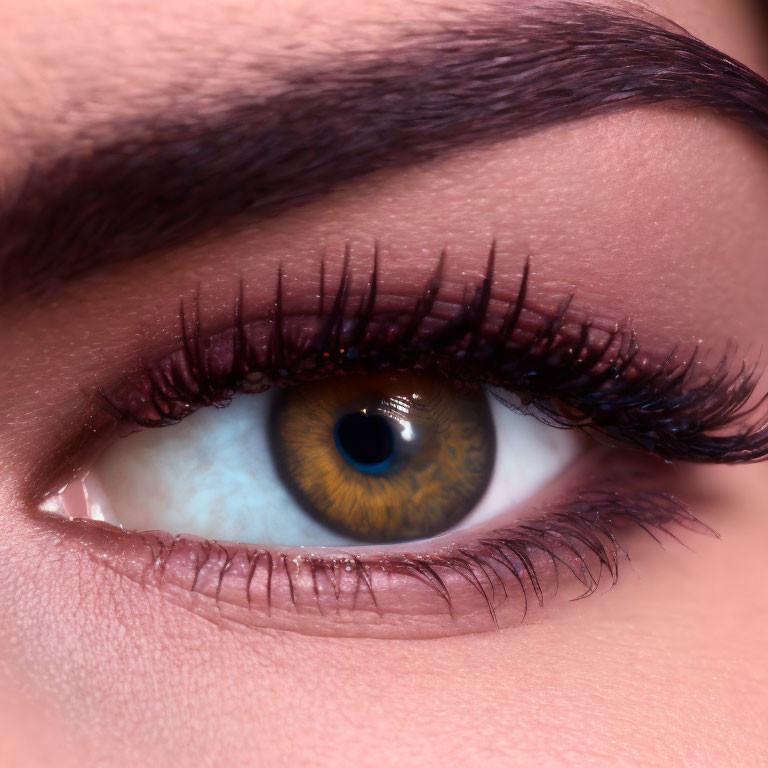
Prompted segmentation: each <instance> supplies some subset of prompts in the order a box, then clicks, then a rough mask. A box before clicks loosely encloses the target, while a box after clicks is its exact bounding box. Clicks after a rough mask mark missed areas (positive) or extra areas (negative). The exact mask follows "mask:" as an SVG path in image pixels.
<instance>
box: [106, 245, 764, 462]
mask: <svg viewBox="0 0 768 768" xmlns="http://www.w3.org/2000/svg"><path fill="white" fill-rule="evenodd" d="M495 255H496V248H495V244H493V245H492V246H491V248H490V250H489V254H488V260H487V265H486V272H485V277H484V279H483V280H482V282H481V283H480V285H479V286H477V287H476V288H475V289H474V290H473V291H472V290H471V289H468V288H465V290H464V298H463V299H462V301H461V303H460V305H459V306H458V307H457V308H454V310H453V312H452V314H451V315H450V316H448V317H441V316H440V313H438V312H437V311H436V308H437V306H438V305H439V303H440V301H439V294H440V292H441V285H442V281H443V273H444V267H445V261H446V253H445V251H443V253H442V254H441V255H440V258H439V259H438V262H437V267H436V269H435V272H434V274H433V276H432V278H431V279H430V280H429V281H428V282H427V284H426V286H425V288H424V290H423V292H422V294H421V296H419V297H418V298H417V299H416V300H415V302H414V303H413V306H412V307H411V308H410V310H408V311H398V312H394V311H389V312H378V311H377V307H376V304H377V297H378V255H377V253H375V254H374V261H373V268H372V271H371V275H370V279H369V281H368V286H369V287H368V290H367V292H366V294H364V295H363V296H362V297H361V299H360V301H359V304H358V306H357V307H356V308H355V309H354V310H353V311H352V312H349V311H348V305H349V302H350V284H351V263H350V251H349V248H347V250H346V252H345V257H344V263H343V269H342V273H341V277H340V280H339V283H338V287H337V289H336V292H335V295H334V296H333V298H332V305H331V308H330V311H326V308H325V303H326V301H325V282H326V280H325V265H324V263H322V264H321V268H320V278H319V291H318V296H319V306H318V310H317V313H316V314H315V315H313V316H312V315H289V314H287V313H286V312H285V307H284V303H285V300H284V293H283V282H284V276H283V273H282V270H281V271H279V273H278V276H277V292H276V298H275V301H274V308H273V311H272V312H271V313H270V316H269V317H268V318H267V320H266V321H265V324H262V325H261V326H259V325H258V324H250V325H247V324H246V323H245V321H244V310H245V307H244V305H245V299H244V288H243V285H242V283H241V285H240V290H239V292H238V295H237V296H236V298H235V301H234V307H233V327H232V329H231V330H230V331H228V332H224V333H223V334H219V335H217V336H213V337H209V338H205V337H204V333H203V328H202V323H201V319H200V307H199V294H198V296H197V298H196V300H195V301H194V302H193V304H192V307H191V310H190V308H188V307H187V306H185V304H184V302H182V303H181V305H180V313H179V314H180V323H181V329H180V336H181V339H182V345H181V349H180V350H178V351H177V352H176V353H175V354H173V355H171V356H169V357H167V358H165V359H164V360H163V361H161V362H160V363H156V364H150V365H146V364H145V365H143V367H142V371H141V373H140V374H139V375H138V376H135V377H133V378H131V379H129V380H127V381H124V382H123V383H122V384H121V385H120V386H118V387H116V388H112V390H101V395H102V399H103V401H104V402H105V403H106V404H107V405H108V407H109V410H110V411H111V413H112V414H114V415H116V416H117V418H118V419H119V420H120V421H121V422H123V423H126V424H129V425H133V426H135V427H162V426H166V425H168V424H173V423H176V422H178V421H180V420H181V419H183V418H184V417H185V416H187V415H189V414H190V413H192V412H194V411H195V410H197V409H198V408H200V407H203V406H208V405H216V406H220V407H221V406H225V405H227V404H228V402H229V401H230V400H231V398H232V397H233V396H234V395H235V394H236V393H238V392H242V391H250V392H254V391H262V390H264V389H267V388H269V387H270V386H290V385H293V384H297V383H300V382H302V381H309V380H315V379H318V378H322V377H325V376H329V375H345V374H360V373H373V372H381V371H417V370H421V371H424V372H429V373H438V374H443V375H445V376H448V377H449V378H450V379H451V380H452V381H454V382H459V383H462V382H463V383H467V384H470V383H476V382H483V383H486V384H489V385H491V386H495V387H499V388H502V389H504V390H508V391H514V392H515V393H516V394H517V395H518V396H519V397H520V398H521V399H522V401H523V402H524V403H525V411H526V412H528V413H531V414H532V415H534V416H536V417H537V418H539V419H541V420H543V421H545V422H546V423H548V424H551V425H553V426H557V427H562V428H570V427H580V428H582V429H585V430H588V431H591V432H595V433H597V434H598V435H603V436H608V437H609V438H612V439H617V440H619V441H621V442H624V443H628V444H630V445H633V446H635V447H638V448H641V449H643V450H645V451H647V452H650V453H654V454H657V455H659V456H662V457H665V458H669V459H680V460H686V461H700V462H720V463H729V462H746V461H758V460H760V459H762V458H764V457H765V455H766V453H768V420H767V419H766V418H765V415H762V416H761V415H760V410H761V407H762V406H763V405H764V404H765V402H766V397H763V398H761V399H760V400H759V401H758V402H757V403H756V404H755V405H752V406H750V407H747V403H748V401H749V400H750V399H751V398H752V397H753V395H754V393H755V390H756V387H757V384H758V382H759V380H760V378H761V375H762V369H761V367H760V365H759V364H758V363H755V364H753V365H747V363H746V362H744V363H742V364H741V365H740V366H738V367H737V368H736V370H735V372H731V371H732V368H733V366H732V363H733V359H734V355H733V351H732V350H731V351H726V353H725V354H723V355H722V357H721V358H720V360H719V362H718V363H717V364H716V365H715V366H714V367H713V368H711V369H710V370H709V372H708V373H706V374H704V373H703V372H699V371H698V369H699V366H700V364H701V362H702V360H703V358H702V356H701V355H700V349H699V347H698V346H696V347H695V348H694V350H693V351H692V352H691V353H690V354H688V355H687V356H684V357H682V359H681V358H680V357H679V356H678V354H677V349H674V350H673V351H672V352H671V353H670V354H668V355H667V356H666V358H664V359H662V360H661V361H660V362H657V363H655V364H653V363H650V362H648V360H646V359H645V357H644V356H643V355H642V354H640V348H639V346H638V344H637V340H636V338H635V333H634V331H632V330H631V328H627V329H621V328H619V327H618V325H616V326H614V327H613V328H612V329H610V330H604V329H600V328H597V327H596V325H595V324H593V322H592V321H590V320H589V319H587V320H585V321H584V320H582V321H580V322H574V321H569V320H568V317H569V312H570V310H571V306H572V301H573V295H572V294H571V295H569V296H568V297H566V299H565V300H564V301H563V302H562V303H561V304H560V306H559V308H558V309H557V310H556V311H555V312H554V313H551V314H546V313H545V312H542V311H539V310H536V309H534V308H533V307H532V306H531V304H530V303H529V302H528V298H527V297H528V291H529V288H530V267H531V265H530V260H528V261H526V262H525V265H524V269H523V276H522V279H521V283H520V286H519V290H518V292H517V296H516V298H515V300H514V301H513V302H511V303H510V304H509V306H508V309H507V311H506V313H505V314H504V315H503V317H502V318H501V319H500V320H496V321H494V320H493V319H492V318H491V317H490V313H489V307H490V304H491V300H492V288H493V277H494V267H495ZM468 294H469V295H470V296H471V298H469V299H467V295H468ZM309 325H312V326H313V327H312V328H311V330H308V326H309ZM257 330H261V331H262V334H261V336H262V337H261V338H255V337H257V336H259V334H258V333H257ZM265 333H266V339H264V338H263V336H264V334H265ZM657 359H658V358H657ZM497 399H499V400H500V401H501V402H502V403H504V404H505V405H508V406H509V407H513V408H514V407H516V406H513V405H511V404H510V403H509V402H508V401H506V399H505V398H504V396H503V395H497ZM750 419H752V421H750Z"/></svg>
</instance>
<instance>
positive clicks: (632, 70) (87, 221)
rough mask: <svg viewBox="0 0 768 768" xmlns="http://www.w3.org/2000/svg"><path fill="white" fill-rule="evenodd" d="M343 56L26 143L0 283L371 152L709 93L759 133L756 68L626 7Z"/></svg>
mask: <svg viewBox="0 0 768 768" xmlns="http://www.w3.org/2000/svg"><path fill="white" fill-rule="evenodd" d="M341 59H342V60H341V61H337V62H334V63H332V64H329V65H327V66H316V67H315V68H313V69H310V68H307V67H306V66H304V67H301V68H297V69H296V70H294V71H292V72H289V73H287V74H285V75H283V76H282V80H281V85H280V88H279V90H277V92H274V93H271V94H270V95H261V96H259V94H254V95H253V97H252V98H247V97H244V96H243V95H242V94H239V95H237V96H235V95H232V94H230V95H227V94H222V96H221V106H220V108H219V109H217V110H216V111H215V112H214V113H213V114H176V113H173V112H172V111H169V112H168V113H163V114H157V113H153V114H147V115H144V116H140V117H137V118H134V119H132V120H124V121H121V122H120V123H118V124H115V125H114V126H110V127H109V130H108V131H106V135H107V136H108V137H109V138H106V139H105V138H101V139H99V140H98V141H97V142H95V143H94V145H93V146H92V147H90V148H89V149H88V151H82V150H79V151H74V150H73V149H71V148H70V151H69V152H68V151H66V148H63V149H62V148H59V147H43V148H41V150H40V152H39V153H38V158H39V159H38V160H37V161H36V162H35V163H34V164H33V165H32V166H31V167H30V168H29V169H28V170H27V172H26V174H25V176H24V178H23V179H22V180H21V181H20V182H19V183H18V184H16V186H15V188H11V191H10V192H9V193H8V194H6V195H4V198H3V199H2V200H0V294H4V295H11V294H13V293H21V292H24V291H29V290H33V289H39V288H41V287H43V286H44V285H49V284H51V283H54V284H55V283H57V282H59V281H62V280H67V279H73V278H77V277H78V276H82V275H85V274H87V273H89V272H92V271H94V270H96V269H99V268H103V267H105V266H107V265H110V264H114V263H116V262H120V261H126V260H129V259H136V258H143V257H146V256H147V255H149V254H153V253H156V252H158V251H161V250H163V249H167V248H169V247H174V246H177V245H179V244H181V243H184V242H188V241H190V240H192V239H194V238H198V237H201V236H203V235H206V234H210V233H211V232H215V231H218V230H219V229H221V228H223V227H225V226H237V225H240V226H241V225H243V224H244V223H247V222H252V221H254V220H259V219H261V218H264V217H268V216H274V215H275V214H278V213H280V212H282V211H284V210H286V209H287V208H290V207H292V206H296V205H300V204H303V203H306V202H309V201H311V200H313V199H317V198H319V197H321V196H322V195H325V194H328V193H329V192H331V191H332V190H333V189H335V188H336V187H337V186H338V185H340V184H342V183H343V182H346V181H349V180H351V179H354V178H356V177H360V176H363V175H365V174H368V173H371V172H373V171H376V170H379V169H382V168H392V167H403V166H406V165H409V164H413V163H418V162H423V161H427V160H430V159H433V158H435V157H437V156H439V155H440V154H441V153H444V152H446V151H448V150H450V149H452V148H454V147H457V146H460V145H465V144H470V143H489V142H493V141H499V140H504V139H512V138H516V137H520V136H524V135H526V134H529V133H531V132H533V131H536V130H539V129H542V128H545V127H547V126H551V125H553V124H556V123H562V122H566V121H571V120H576V119H579V118H585V117H591V116H597V115H603V114H607V113H612V112H616V111H619V110H625V109H629V108H635V107H642V106H649V105H654V104H672V105H678V106H680V107H682V108H709V109H713V110H716V111H717V112H719V113H720V114H722V115H724V116H726V117H729V118H731V119H733V120H736V121H738V122H739V123H741V124H743V125H745V126H747V127H749V128H751V129H753V130H754V131H755V132H756V133H757V134H758V135H759V136H760V137H762V138H763V139H765V140H766V141H768V82H766V80H765V79H763V78H762V77H760V76H759V75H757V74H756V73H754V72H752V71H751V70H750V69H748V68H747V67H746V66H744V65H743V64H740V63H739V62H737V61H735V60H734V59H732V58H730V57H729V56H727V55H725V54H723V53H722V52H720V51H718V50H717V49H715V48H712V47H711V46H709V45H707V44H706V43H704V42H702V41H700V40H698V39H696V38H695V37H693V36H691V35H690V34H689V33H688V32H686V31H685V30H684V29H682V28H680V27H678V26H676V25H674V24H673V23H672V22H670V21H669V20H667V19H665V18H663V17H660V16H658V15H656V14H654V13H651V12H649V11H645V10H639V9H636V8H632V9H631V10H630V6H620V8H619V9H618V10H611V9H608V8H604V7H599V6H596V5H592V4H591V3H585V2H572V1H567V2H555V3H550V4H547V5H543V6H537V7H533V8H532V9H528V10H525V11H513V10H510V9H509V8H506V7H505V8H504V9H503V10H502V9H496V10H493V11H489V12H488V13H486V14H482V15H480V16H476V15H472V16H465V17H462V18H461V19H460V20H458V21H454V22H449V23H443V24H441V25H440V26H439V27H437V26H435V27H434V28H425V29H421V30H411V31H409V32H407V33H406V34H405V35H404V36H403V37H402V39H401V40H400V41H399V42H398V44H396V45H393V46H392V47H391V48H389V49H388V50H381V51H375V52H366V53H358V54H352V53H348V54H343V55H342V56H341ZM99 135H100V136H102V137H103V136H104V135H105V132H104V131H103V127H102V130H101V131H100V134H99Z"/></svg>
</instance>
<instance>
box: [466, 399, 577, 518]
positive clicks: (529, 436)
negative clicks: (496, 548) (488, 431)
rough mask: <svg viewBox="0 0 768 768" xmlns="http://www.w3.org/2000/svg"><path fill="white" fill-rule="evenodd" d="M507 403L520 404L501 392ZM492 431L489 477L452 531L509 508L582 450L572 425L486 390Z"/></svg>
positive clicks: (556, 473) (552, 477) (562, 468)
mask: <svg viewBox="0 0 768 768" xmlns="http://www.w3.org/2000/svg"><path fill="white" fill-rule="evenodd" d="M500 394H501V396H502V397H503V399H504V400H506V401H507V402H508V403H511V404H512V405H516V406H522V403H521V402H520V401H519V400H518V399H517V398H516V397H515V396H514V395H511V394H510V393H508V392H503V393H500ZM489 402H490V405H491V416H492V417H493V424H494V428H495V430H496V460H495V463H494V467H493V474H492V475H491V481H490V483H489V484H488V488H487V490H486V492H485V493H484V494H483V497H482V498H481V499H480V501H479V502H478V503H477V504H476V505H475V508H474V509H473V510H472V512H470V514H469V515H467V517H465V518H464V519H463V520H462V521H461V522H460V523H459V524H458V525H457V526H456V527H455V528H453V530H462V529H465V528H469V527H471V526H474V525H477V524H479V523H485V522H486V521H488V520H492V519H493V518H494V517H497V516H500V515H503V514H504V513H505V512H509V511H511V510H512V508H513V507H515V506H516V505H518V504H521V503H522V502H524V501H525V500H526V499H529V498H530V497H531V496H533V495H534V494H535V493H536V492H537V491H540V490H541V489H542V488H544V486H546V484H547V483H548V482H550V481H551V480H554V479H555V478H557V477H558V476H559V475H560V473H561V472H563V470H564V469H566V467H568V465H569V464H571V463H572V462H573V461H574V460H575V459H576V458H577V457H578V456H579V455H580V454H581V453H583V451H584V443H583V440H582V439H580V436H579V435H578V434H577V433H576V432H575V430H571V429H555V428H554V427H551V426H549V425H547V424H543V423H542V422H541V421H539V420H538V419H535V418H534V417H533V416H530V415H528V414H525V413H518V412H516V411H514V410H512V409H511V408H509V407H507V406H506V405H504V404H503V403H501V402H499V400H498V399H497V398H495V397H492V396H490V395H489Z"/></svg>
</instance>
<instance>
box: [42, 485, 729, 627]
mask: <svg viewBox="0 0 768 768" xmlns="http://www.w3.org/2000/svg"><path fill="white" fill-rule="evenodd" d="M646 481H647V478H646V479H643V478H642V477H631V478H627V477H622V478H617V479H614V480H612V481H603V482H602V483H601V484H600V485H599V486H597V487H596V488H595V489H593V490H581V491H577V492H576V493H575V494H574V496H573V498H571V499H570V500H569V501H566V502H564V503H562V504H560V505H558V506H549V507H547V508H546V509H540V510H538V512H537V513H536V514H535V515H534V516H532V517H530V518H526V519H524V520H520V521H518V522H516V523H515V524H514V525H512V526H509V527H506V528H503V529H498V530H494V531H492V532H490V533H489V534H487V535H485V536H480V537H478V538H477V539H476V540H474V541H471V542H468V543H466V544H465V545H458V544H452V545H450V546H449V547H444V548H443V549H442V550H441V551H437V552H420V551H418V550H404V551H398V552H391V553H386V554H380V553H377V554H366V553H364V552H362V551H347V552H345V551H343V550H334V551H333V552H331V553H329V554H325V553H320V554H319V553H317V552H311V553H305V552H303V551H300V550H294V551H291V552H278V551H270V550H267V549H264V548H261V547H252V546H245V545H240V544H232V543H224V542H218V541H209V540H200V539H196V538H194V537H187V536H172V535H171V534H167V533H164V532H158V531H151V532H136V531H122V530H120V529H117V528H114V527H112V526H103V525H98V524H94V523H93V521H90V520H82V519H72V520H62V519H60V518H59V519H58V521H57V523H56V524H57V525H58V526H60V530H62V532H66V533H67V534H68V537H71V536H72V535H74V536H75V537H76V538H81V540H82V541H83V543H85V544H86V546H87V547H88V549H89V550H90V551H91V553H92V554H93V555H94V556H95V557H96V558H97V559H99V560H101V561H103V562H106V563H107V564H108V565H109V566H111V567H112V568H114V569H115V570H117V571H120V572H123V573H125V574H126V575H128V576H129V577H130V578H132V579H133V580H134V581H136V582H138V583H140V584H142V585H145V586H151V587H155V588H158V589H160V590H161V591H163V592H167V593H172V594H174V595H175V596H176V598H177V599H180V600H181V601H182V603H184V602H185V601H186V600H187V599H189V598H192V597H197V598H200V597H201V596H203V597H205V598H208V599H209V600H210V601H211V602H212V603H213V605H215V606H216V609H217V611H218V613H219V615H223V613H224V612H225V611H224V609H225V608H226V607H227V606H228V605H229V606H234V607H237V608H240V609H241V610H245V611H246V612H247V615H248V617H249V618H248V620H249V621H250V620H252V621H253V622H254V623H256V624H258V623H259V621H260V619H263V618H264V617H266V618H267V619H269V623H267V621H266V619H264V620H265V626H276V624H275V622H276V618H275V615H276V614H280V615H281V616H283V617H284V616H285V614H286V612H289V613H292V614H293V616H294V618H299V620H300V617H306V616H308V615H309V616H314V617H319V618H324V617H328V616H335V617H336V620H337V621H341V622H342V623H346V622H345V618H346V617H351V618H350V620H349V622H348V623H349V626H350V628H351V630H352V633H353V634H354V626H355V623H356V621H355V618H354V614H355V612H357V611H363V612H364V613H366V614H368V615H371V614H373V615H374V616H375V617H377V619H378V620H380V621H382V622H383V623H384V624H385V623H386V619H387V617H388V615H389V614H390V613H394V614H398V613H403V612H404V609H403V608H402V604H408V603H412V602H413V601H412V600H405V601H403V600H402V593H403V589H404V588H406V589H407V588H409V587H410V588H414V587H416V588H417V589H418V590H421V594H420V595H419V598H418V599H417V600H416V603H417V604H419V605H421V606H423V605H424V604H425V601H426V603H430V606H431V607H430V608H429V612H430V613H440V612H442V613H443V614H445V615H446V616H447V617H449V618H450V620H451V621H452V622H460V621H461V620H462V619H463V618H464V616H465V614H467V613H472V614H476V613H478V611H482V612H485V613H486V615H487V621H486V624H487V628H492V627H493V626H496V627H498V626H500V621H499V611H500V610H502V609H504V608H511V609H512V612H513V613H515V614H516V615H519V619H518V620H519V621H522V620H523V619H524V618H525V616H526V615H527V613H528V611H529V608H530V606H531V604H536V605H539V606H543V605H544V602H545V597H546V596H547V595H549V594H552V593H554V592H556V591H557V589H558V588H559V587H560V586H562V585H563V584H565V583H566V581H571V582H572V583H573V584H575V585H577V586H578V588H579V590H580V593H579V594H578V595H577V597H585V596H587V595H591V594H593V593H594V592H595V591H596V590H597V589H598V587H600V586H601V585H602V584H603V583H604V582H605V581H608V582H609V583H610V584H615V583H616V581H617V579H618V576H619V565H620V562H621V560H622V559H628V557H629V556H628V554H627V552H626V550H625V549H624V547H623V545H622V543H621V542H620V537H621V538H622V539H623V538H624V535H625V534H627V533H629V532H631V531H632V530H633V529H635V530H640V531H643V532H644V533H645V534H647V535H649V536H650V537H652V538H653V539H655V540H656V541H658V542H661V538H662V537H663V536H670V537H672V538H674V539H675V540H677V541H680V539H679V537H678V532H681V531H691V532H695V533H708V534H713V535H717V534H716V533H715V532H714V531H713V530H712V529H711V528H709V527H708V526H707V525H705V524H704V523H702V522H701V521H699V520H698V519H697V518H696V517H695V516H694V515H693V514H692V513H691V511H690V510H689V509H688V507H687V506H686V505H685V504H684V503H683V502H682V501H680V500H679V499H677V498H675V497H674V496H672V495H670V494H668V493H666V492H664V491H661V490H644V489H643V485H644V484H645V482H646ZM627 486H629V487H634V488H635V490H630V491H626V490H624V491H622V490H617V489H618V488H625V487H627ZM564 577H565V578H564ZM440 606H442V608H440ZM292 623H293V620H292ZM277 624H278V625H279V621H277ZM367 629H368V630H370V620H369V621H368V624H367ZM298 631H302V629H301V628H299V630H298Z"/></svg>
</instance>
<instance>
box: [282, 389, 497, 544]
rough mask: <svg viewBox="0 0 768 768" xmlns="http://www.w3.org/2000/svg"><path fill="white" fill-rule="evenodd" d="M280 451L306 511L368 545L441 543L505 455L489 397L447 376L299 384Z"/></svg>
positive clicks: (286, 400) (289, 393) (285, 403)
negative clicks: (498, 454) (499, 452)
mask: <svg viewBox="0 0 768 768" xmlns="http://www.w3.org/2000/svg"><path fill="white" fill-rule="evenodd" d="M271 441H272V453H273V456H274V460H275V464H276V466H277V467H278V469H279V471H280V473H281V475H282V477H283V480H284V481H285V483H286V484H287V486H288V488H290V490H291V492H292V493H293V495H294V496H295V497H296V499H297V500H298V501H299V502H300V503H301V505H302V506H303V507H304V509H305V510H306V511H307V512H308V513H309V514H311V515H312V516H313V517H315V518H316V519H317V520H319V521H320V522H321V523H323V524H324V525H326V526H327V527H329V528H331V529H334V530H336V531H338V532H339V533H341V534H343V535H345V536H348V537H350V538H353V539H356V540H359V541H367V542H393V541H404V540H408V539H417V538H423V537H427V536H433V535H435V534H437V533H440V532H442V531H444V530H447V529H448V528H450V527H451V526H452V525H454V524H456V523H457V522H458V521H459V520H461V519H462V518H463V517H465V516H466V515H467V513H468V512H470V511H471V509H472V508H473V506H474V505H475V504H476V503H477V502H478V500H479V499H480V497H481V496H482V494H483V492H484V491H485V489H486V487H487V485H488V481H489V479H490V476H491V471H492V469H493V460H494V455H495V450H496V441H495V434H494V429H493V420H492V418H491V414H490V409H489V406H488V401H487V396H486V394H485V392H484V391H483V389H482V388H480V387H467V386H462V387H461V388H460V389H459V388H457V387H455V386H453V385H452V384H451V382H449V381H448V380H447V379H445V378H442V377H437V376H423V375H420V376H416V375H383V374H382V375H375V376H355V377H352V376H350V377H346V378H337V379H324V380H322V381H318V382H314V383H310V384H303V385H300V386H297V387H291V388H288V389H286V390H284V391H283V392H281V393H280V395H279V396H278V398H277V400H276V404H275V408H274V411H273V413H272V425H271Z"/></svg>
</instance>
